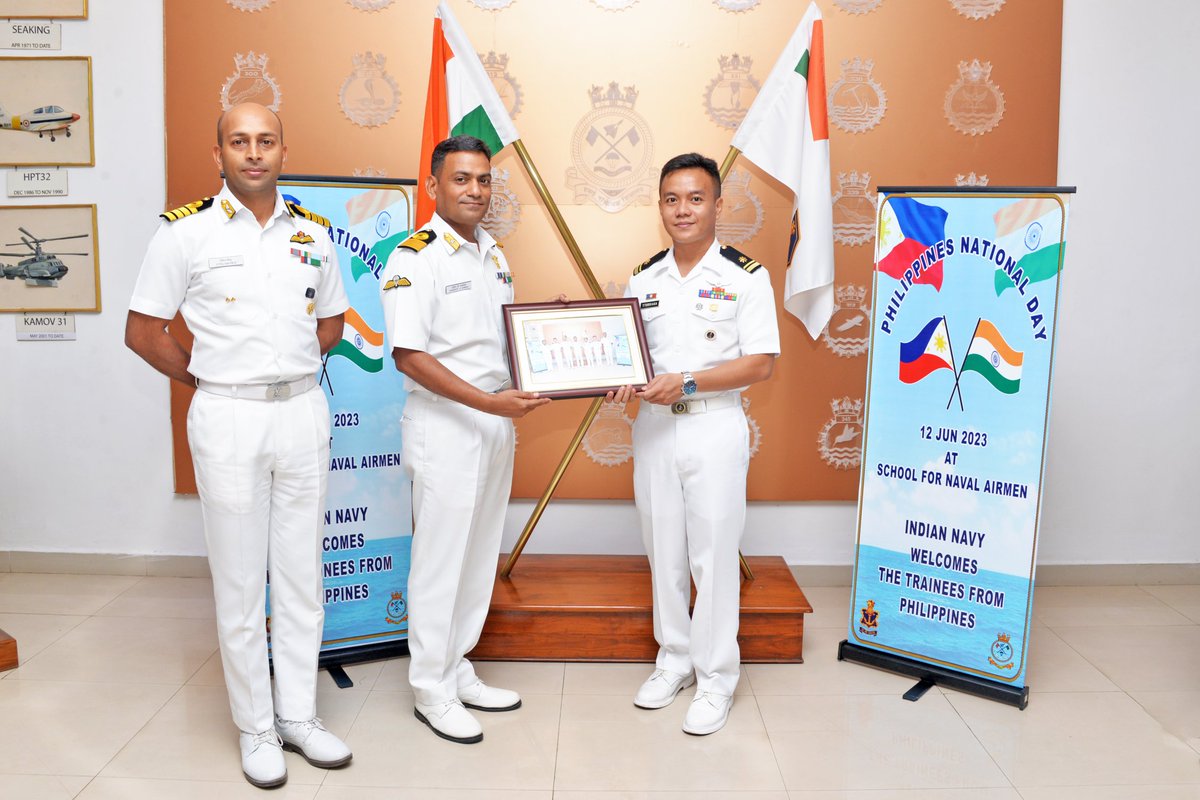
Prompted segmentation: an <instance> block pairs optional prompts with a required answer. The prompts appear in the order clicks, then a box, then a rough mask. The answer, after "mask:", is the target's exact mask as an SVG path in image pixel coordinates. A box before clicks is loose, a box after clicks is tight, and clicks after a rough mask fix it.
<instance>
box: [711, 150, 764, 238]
mask: <svg viewBox="0 0 1200 800" xmlns="http://www.w3.org/2000/svg"><path fill="white" fill-rule="evenodd" d="M721 197H723V198H724V201H725V202H724V205H723V207H722V209H721V216H719V217H717V238H718V239H720V240H721V241H722V242H725V243H727V244H741V243H742V242H746V241H749V240H750V239H753V238H754V237H755V236H757V235H758V232H759V231H761V230H762V226H763V204H762V201H761V200H759V199H758V195H756V194H755V193H754V192H752V191H750V172H749V171H748V170H744V169H740V168H735V169H734V170H733V171H732V172H730V173H729V176H728V177H726V178H725V182H724V183H723V184H721Z"/></svg>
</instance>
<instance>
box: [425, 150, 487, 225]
mask: <svg viewBox="0 0 1200 800" xmlns="http://www.w3.org/2000/svg"><path fill="white" fill-rule="evenodd" d="M426 190H427V191H428V192H429V193H430V194H431V195H432V196H433V199H434V200H435V201H436V203H437V213H438V216H439V217H441V218H442V219H444V220H446V222H448V223H450V226H451V227H452V228H454V229H455V230H457V231H458V232H459V233H462V234H463V235H468V234H469V233H471V232H472V231H474V230H475V226H476V225H478V224H479V222H480V221H481V220H482V219H483V215H484V214H486V213H487V210H488V206H489V205H490V204H491V202H492V163H491V162H490V161H488V159H487V157H486V156H485V155H484V154H483V153H472V152H459V153H450V154H449V155H447V156H446V160H445V161H444V162H443V163H442V169H441V171H440V172H439V173H438V174H437V175H430V176H429V181H428V183H427V184H426Z"/></svg>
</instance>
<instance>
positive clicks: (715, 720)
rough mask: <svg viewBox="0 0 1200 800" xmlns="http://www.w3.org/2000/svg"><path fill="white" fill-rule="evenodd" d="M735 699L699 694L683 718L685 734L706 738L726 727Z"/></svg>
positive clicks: (725, 695) (710, 693) (721, 695)
mask: <svg viewBox="0 0 1200 800" xmlns="http://www.w3.org/2000/svg"><path fill="white" fill-rule="evenodd" d="M732 707H733V698H732V697H730V696H729V695H727V694H713V693H712V692H697V693H696V697H695V698H694V699H693V700H692V704H691V706H689V707H688V712H687V716H685V717H684V718H683V732H684V733H690V734H692V735H694V736H706V735H708V734H710V733H716V732H717V731H719V730H721V728H723V727H725V720H727V719H729V709H730V708H732Z"/></svg>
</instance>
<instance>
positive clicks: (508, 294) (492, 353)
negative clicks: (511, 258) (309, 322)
mask: <svg viewBox="0 0 1200 800" xmlns="http://www.w3.org/2000/svg"><path fill="white" fill-rule="evenodd" d="M424 230H427V231H431V232H432V235H431V236H430V239H429V241H428V243H427V244H426V245H425V246H424V247H422V248H421V249H420V250H419V251H415V250H412V249H410V248H408V247H405V246H404V245H403V244H401V245H400V246H399V247H397V248H396V250H395V252H394V253H393V254H392V257H391V258H390V259H389V260H388V264H387V268H386V269H385V270H384V272H383V278H382V279H381V280H380V282H379V293H380V297H381V299H382V300H383V312H384V317H385V318H386V321H387V338H388V345H387V349H388V352H389V353H390V352H391V351H392V349H393V348H396V347H400V348H403V349H405V350H419V351H422V352H425V353H428V354H429V355H431V356H433V357H434V358H436V359H437V360H438V361H440V362H441V364H442V366H444V367H446V369H448V370H450V371H451V372H453V373H454V374H455V375H457V376H458V377H460V378H462V379H463V380H464V381H466V382H467V383H469V384H471V385H472V386H474V387H476V388H477V389H482V390H483V391H485V392H494V391H496V390H498V389H502V388H507V387H508V386H509V383H510V381H511V378H510V375H509V368H508V340H507V337H506V336H505V333H504V319H503V316H502V313H501V310H500V306H501V305H503V304H505V303H511V302H512V301H513V287H512V273H511V272H510V271H509V269H508V262H507V261H505V260H504V253H503V252H501V250H500V246H499V245H497V244H496V240H495V239H493V238H492V237H491V235H490V234H489V233H488V232H487V231H485V230H484V229H483V228H480V227H476V228H475V240H476V242H478V244H470V243H468V242H464V241H462V238H461V237H460V236H459V235H458V234H456V233H455V232H454V231H453V229H451V227H450V225H449V224H448V223H446V221H445V220H443V219H442V218H441V217H439V216H438V215H437V214H434V215H433V218H432V219H431V220H430V221H429V224H428V225H426V226H425V229H424ZM418 235H419V234H418ZM404 386H405V388H406V389H408V390H409V391H418V392H424V391H427V390H426V389H425V388H424V387H423V386H421V385H420V384H419V383H417V382H416V381H414V380H413V379H412V378H409V377H408V376H407V375H406V376H405V378H404Z"/></svg>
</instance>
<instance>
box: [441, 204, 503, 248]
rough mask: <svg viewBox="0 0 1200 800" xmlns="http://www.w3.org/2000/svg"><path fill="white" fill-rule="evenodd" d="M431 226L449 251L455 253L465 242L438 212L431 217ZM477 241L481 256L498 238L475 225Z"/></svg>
mask: <svg viewBox="0 0 1200 800" xmlns="http://www.w3.org/2000/svg"><path fill="white" fill-rule="evenodd" d="M429 227H430V228H432V229H433V232H434V234H435V235H436V236H437V238H438V241H440V242H441V243H442V246H443V247H445V248H446V252H447V253H454V252H456V251H457V250H458V248H459V247H461V246H462V245H463V244H465V242H463V240H462V237H461V236H460V235H459V234H458V232H457V231H455V230H454V229H453V228H451V227H450V223H449V222H446V220H444V219H442V218H441V217H439V216H438V215H437V214H436V213H435V214H434V215H433V216H432V217H430V219H429ZM447 234H449V235H447ZM475 241H476V242H478V243H479V254H480V255H481V256H482V255H484V254H486V253H487V252H488V250H491V249H492V248H493V247H494V246H495V245H496V240H495V239H493V238H492V235H491V234H490V233H488V232H487V231H485V230H484V229H483V228H481V227H480V226H478V225H476V226H475Z"/></svg>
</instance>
